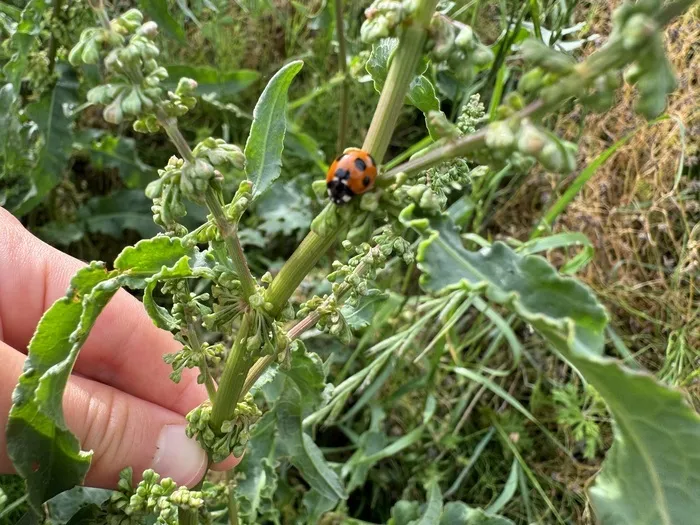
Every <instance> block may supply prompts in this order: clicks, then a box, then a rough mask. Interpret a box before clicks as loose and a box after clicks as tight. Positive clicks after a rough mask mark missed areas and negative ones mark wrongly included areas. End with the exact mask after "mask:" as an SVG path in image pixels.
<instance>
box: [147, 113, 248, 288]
mask: <svg viewBox="0 0 700 525" xmlns="http://www.w3.org/2000/svg"><path fill="white" fill-rule="evenodd" d="M156 116H157V117H158V122H159V123H160V125H161V126H163V129H164V130H165V132H166V133H167V134H168V137H169V138H170V140H171V142H172V143H173V144H174V145H175V148H176V149H177V151H178V153H179V154H180V156H181V157H182V158H183V159H184V160H185V161H186V162H189V163H194V162H195V158H194V154H193V153H192V150H191V149H190V145H189V144H187V141H186V140H185V137H183V136H182V133H181V132H180V128H178V126H177V119H175V118H172V117H168V116H167V115H166V114H165V112H163V110H160V109H159V110H158V112H157V115H156ZM204 200H205V202H206V204H207V208H209V212H210V213H211V214H212V215H213V216H214V222H215V223H216V227H217V228H218V229H219V233H220V234H221V237H222V238H223V240H224V243H225V244H226V249H227V250H228V254H229V257H231V261H232V262H233V267H234V268H235V269H236V274H237V275H238V279H239V280H240V281H241V288H242V290H243V297H244V298H245V300H246V302H248V299H249V297H250V296H251V295H253V294H254V293H255V279H254V278H253V275H252V274H251V273H250V268H248V262H247V261H246V258H245V254H244V253H243V247H242V246H241V242H240V240H239V239H238V228H237V226H235V225H233V224H231V223H230V222H229V220H228V218H227V217H226V214H225V213H224V208H223V206H222V204H221V200H220V198H219V194H218V192H217V191H216V190H215V189H214V188H212V187H209V188H208V189H207V191H206V194H205V195H204Z"/></svg>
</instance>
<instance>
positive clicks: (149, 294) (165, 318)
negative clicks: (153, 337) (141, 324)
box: [143, 281, 180, 332]
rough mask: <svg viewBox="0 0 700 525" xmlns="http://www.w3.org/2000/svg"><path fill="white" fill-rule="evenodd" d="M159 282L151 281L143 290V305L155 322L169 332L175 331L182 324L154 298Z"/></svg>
mask: <svg viewBox="0 0 700 525" xmlns="http://www.w3.org/2000/svg"><path fill="white" fill-rule="evenodd" d="M157 284H158V281H151V282H150V283H148V284H147V285H146V288H145V290H144V292H143V307H144V308H145V309H146V313H147V314H148V315H149V317H150V318H151V320H152V321H153V324H155V325H156V326H157V327H158V328H162V329H163V330H167V331H168V332H174V331H176V330H178V329H179V328H180V325H179V324H178V323H177V321H175V318H174V317H173V316H172V315H171V314H170V312H169V311H168V310H167V309H166V308H163V307H162V306H160V305H159V304H158V303H156V301H155V299H153V291H154V290H155V288H156V285H157Z"/></svg>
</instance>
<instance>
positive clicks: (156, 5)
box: [138, 0, 187, 44]
mask: <svg viewBox="0 0 700 525" xmlns="http://www.w3.org/2000/svg"><path fill="white" fill-rule="evenodd" d="M138 3H139V7H140V8H141V9H142V10H143V11H144V13H146V14H147V15H148V17H149V18H151V19H153V21H154V22H155V23H157V24H158V27H159V28H160V29H162V30H163V31H164V32H165V33H167V34H168V35H169V36H170V37H172V38H174V39H175V40H177V41H178V42H180V43H181V44H184V43H185V42H186V41H187V39H186V37H185V29H184V27H183V26H182V24H181V23H180V22H178V21H177V20H176V19H175V18H174V17H173V15H171V14H170V11H169V10H168V1H167V0H139V2H138Z"/></svg>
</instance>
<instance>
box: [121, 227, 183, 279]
mask: <svg viewBox="0 0 700 525" xmlns="http://www.w3.org/2000/svg"><path fill="white" fill-rule="evenodd" d="M195 253H196V251H195V249H194V248H191V247H185V246H184V245H183V244H182V241H181V240H180V239H178V238H171V237H166V236H165V235H160V236H158V237H154V238H152V239H145V240H143V241H139V242H137V243H136V244H135V245H134V246H128V247H127V248H124V250H123V251H122V253H120V254H119V256H118V257H117V258H116V259H115V261H114V268H115V269H116V270H119V271H120V274H121V279H122V281H123V282H124V283H125V284H126V285H127V286H129V287H130V288H144V287H145V286H146V283H147V279H149V278H151V277H153V276H154V275H156V274H158V273H159V272H161V271H162V270H164V269H167V268H173V267H175V266H177V265H178V263H180V264H182V262H181V261H182V259H183V258H186V261H185V264H186V265H187V267H189V264H188V261H189V260H190V258H193V257H194V256H195ZM183 276H184V275H183Z"/></svg>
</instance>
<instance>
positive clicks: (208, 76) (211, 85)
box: [164, 65, 260, 98]
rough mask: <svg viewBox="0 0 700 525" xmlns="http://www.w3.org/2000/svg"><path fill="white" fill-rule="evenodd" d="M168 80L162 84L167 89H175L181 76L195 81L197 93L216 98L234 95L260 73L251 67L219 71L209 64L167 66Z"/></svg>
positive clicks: (252, 81) (257, 77) (253, 80)
mask: <svg viewBox="0 0 700 525" xmlns="http://www.w3.org/2000/svg"><path fill="white" fill-rule="evenodd" d="M166 69H167V70H168V81H166V82H164V85H165V86H166V87H168V88H169V89H173V90H174V89H175V87H176V86H177V82H178V80H179V79H180V78H182V77H187V78H191V79H192V80H196V81H197V89H196V90H195V93H196V94H197V95H200V96H203V95H212V96H216V97H217V98H226V97H231V96H232V95H236V94H238V93H240V92H241V91H243V90H244V89H246V88H247V87H249V86H250V85H252V84H253V83H255V82H256V81H257V80H258V79H259V78H260V73H258V72H257V71H255V70H252V69H233V70H231V71H221V70H220V69H218V68H215V67H210V66H186V65H171V66H167V67H166Z"/></svg>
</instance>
